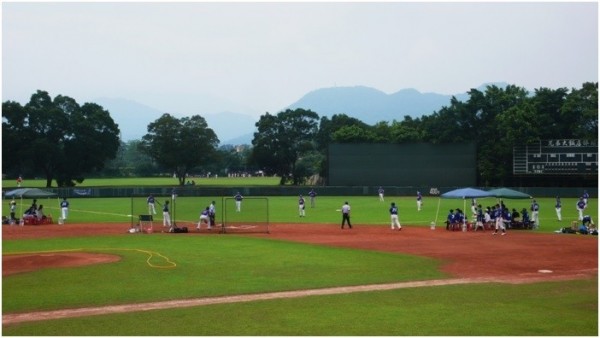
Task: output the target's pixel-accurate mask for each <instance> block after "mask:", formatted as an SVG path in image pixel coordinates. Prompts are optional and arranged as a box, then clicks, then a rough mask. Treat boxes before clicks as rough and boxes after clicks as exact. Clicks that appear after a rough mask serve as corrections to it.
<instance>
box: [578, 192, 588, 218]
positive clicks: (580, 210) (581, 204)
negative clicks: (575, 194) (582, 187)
mask: <svg viewBox="0 0 600 338" xmlns="http://www.w3.org/2000/svg"><path fill="white" fill-rule="evenodd" d="M586 206H587V205H586V203H585V201H584V199H583V196H582V197H579V201H577V212H578V213H579V220H580V221H581V220H583V210H585V207H586Z"/></svg>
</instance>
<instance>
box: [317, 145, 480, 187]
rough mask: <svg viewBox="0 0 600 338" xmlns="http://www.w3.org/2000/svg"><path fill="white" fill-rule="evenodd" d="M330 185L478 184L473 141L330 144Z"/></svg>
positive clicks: (443, 185) (436, 185)
mask: <svg viewBox="0 0 600 338" xmlns="http://www.w3.org/2000/svg"><path fill="white" fill-rule="evenodd" d="M328 156H329V158H328V162H329V173H328V174H329V177H328V180H327V185H329V186H428V187H446V186H458V187H470V186H475V185H476V181H477V175H476V168H477V163H476V148H475V144H474V143H456V144H455V143H453V144H427V143H411V144H330V145H329V151H328Z"/></svg>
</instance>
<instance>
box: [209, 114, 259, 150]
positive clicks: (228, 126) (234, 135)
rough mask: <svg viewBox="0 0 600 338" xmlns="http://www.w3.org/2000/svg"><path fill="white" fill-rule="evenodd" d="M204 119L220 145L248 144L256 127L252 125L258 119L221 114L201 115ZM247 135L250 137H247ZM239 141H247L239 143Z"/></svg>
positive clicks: (243, 115)
mask: <svg viewBox="0 0 600 338" xmlns="http://www.w3.org/2000/svg"><path fill="white" fill-rule="evenodd" d="M202 117H204V118H205V119H206V123H207V124H208V127H209V128H211V129H212V130H214V132H215V133H216V134H217V137H219V142H220V143H221V144H233V145H238V144H250V143H251V140H252V137H253V136H254V135H253V133H254V130H255V129H256V127H255V126H254V124H255V123H256V121H258V119H255V118H254V117H252V116H250V115H245V114H240V113H232V112H222V113H217V114H206V115H202ZM248 135H250V136H249V137H248ZM237 139H239V140H248V141H247V142H239V141H237Z"/></svg>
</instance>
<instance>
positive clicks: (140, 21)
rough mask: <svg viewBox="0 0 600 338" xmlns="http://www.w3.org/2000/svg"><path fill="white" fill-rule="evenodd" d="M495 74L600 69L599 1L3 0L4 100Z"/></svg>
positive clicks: (248, 98)
mask: <svg viewBox="0 0 600 338" xmlns="http://www.w3.org/2000/svg"><path fill="white" fill-rule="evenodd" d="M499 81H503V82H508V83H510V84H515V85H518V86H523V87H526V88H528V89H535V88H539V87H549V88H559V87H567V88H569V89H571V88H580V87H581V84H582V83H584V82H588V81H591V82H597V81H598V4H597V3H596V2H582V3H566V2H565V3H559V2H534V3H520V2H501V3H485V2H483V3H476V2H460V3H446V2H433V3H405V2H398V3H395V2H384V3H368V2H365V3H356V2H351V3H318V2H316V3H315V2H313V3H306V2H300V3H286V2H262V3H214V2H210V3H206V2H204V3H203V2H197V3H189V2H187V3H177V4H173V3H160V2H158V3H157V2H154V3H152V2H146V3H106V2H105V3H70V2H66V3H48V2H45V3H22V2H16V3H10V2H9V3H7V2H3V3H2V101H3V102H4V101H6V100H15V101H19V102H21V103H26V102H27V101H28V100H29V97H30V96H31V94H33V93H34V92H35V91H36V90H38V89H41V90H45V91H48V92H49V93H50V95H51V96H52V97H55V96H56V95H59V94H61V95H66V96H70V97H73V98H75V99H76V100H77V101H78V102H79V103H81V104H82V103H84V102H89V101H93V100H94V99H95V98H100V97H112V98H127V99H131V100H135V101H138V102H140V103H143V104H146V105H149V106H152V107H154V108H158V109H162V110H165V111H169V112H171V113H177V112H179V113H185V115H190V114H202V113H215V112H219V111H224V110H229V111H236V112H241V113H249V114H253V115H256V116H257V115H260V114H262V113H264V112H267V111H268V112H271V113H277V112H278V111H279V110H280V109H282V108H284V107H285V106H287V105H289V104H291V103H293V102H295V101H296V100H298V99H300V98H301V97H302V96H303V95H304V94H306V93H308V92H309V91H312V90H315V89H319V88H326V87H334V86H358V85H361V86H369V87H373V88H376V89H379V90H381V91H384V92H386V93H388V94H389V93H394V92H397V91H399V90H402V89H406V88H415V89H417V90H419V91H421V92H436V93H442V94H457V93H463V92H466V91H468V90H469V89H470V88H474V87H478V86H479V85H481V84H483V83H487V82H499ZM184 110H185V111H184Z"/></svg>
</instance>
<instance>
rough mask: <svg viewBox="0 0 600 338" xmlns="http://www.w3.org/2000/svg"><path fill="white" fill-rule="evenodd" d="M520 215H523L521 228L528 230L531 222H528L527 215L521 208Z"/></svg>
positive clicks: (525, 210)
mask: <svg viewBox="0 0 600 338" xmlns="http://www.w3.org/2000/svg"><path fill="white" fill-rule="evenodd" d="M521 214H522V215H523V228H529V227H530V226H531V221H530V220H529V213H528V212H527V209H525V208H523V210H521Z"/></svg>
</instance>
